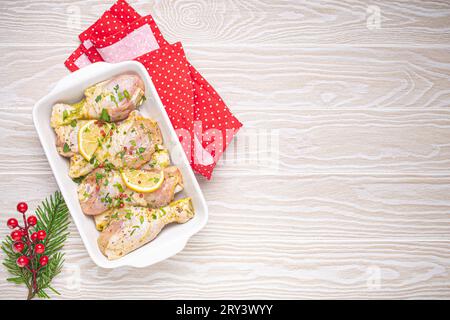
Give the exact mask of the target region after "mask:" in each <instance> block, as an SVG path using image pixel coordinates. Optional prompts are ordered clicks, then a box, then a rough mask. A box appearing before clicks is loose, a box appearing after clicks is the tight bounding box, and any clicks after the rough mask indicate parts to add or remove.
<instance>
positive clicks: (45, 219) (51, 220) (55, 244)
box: [2, 191, 70, 299]
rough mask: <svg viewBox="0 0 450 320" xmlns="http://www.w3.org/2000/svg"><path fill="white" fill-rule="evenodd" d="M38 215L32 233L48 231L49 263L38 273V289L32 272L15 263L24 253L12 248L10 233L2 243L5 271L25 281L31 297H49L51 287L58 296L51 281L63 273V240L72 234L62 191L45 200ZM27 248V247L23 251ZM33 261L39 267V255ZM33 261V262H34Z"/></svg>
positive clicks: (39, 208) (17, 282)
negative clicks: (33, 280) (34, 290)
mask: <svg viewBox="0 0 450 320" xmlns="http://www.w3.org/2000/svg"><path fill="white" fill-rule="evenodd" d="M36 216H37V219H38V223H37V224H36V226H34V227H33V228H32V229H30V230H31V231H30V232H34V231H38V230H45V232H46V233H47V237H46V238H45V240H44V242H43V244H44V245H45V255H47V256H48V257H49V262H48V264H47V265H46V266H45V267H43V268H42V269H41V270H40V271H39V272H38V274H37V287H38V290H37V292H33V290H32V287H33V286H32V274H31V272H29V271H28V270H27V269H25V268H20V267H19V266H17V264H16V260H17V258H18V257H19V256H21V253H15V252H14V251H13V250H12V245H13V243H14V241H13V240H12V239H11V237H10V236H7V237H6V239H5V240H3V242H2V250H3V252H4V254H5V260H4V261H3V265H4V266H5V268H6V270H7V271H8V272H9V273H10V274H11V275H12V277H11V278H8V279H7V281H9V282H12V283H15V284H19V285H20V284H24V285H26V286H27V288H28V290H29V292H30V294H29V296H28V298H29V299H31V298H33V297H34V296H38V297H39V298H44V299H49V298H50V296H49V295H48V294H47V292H46V290H50V291H52V292H53V293H55V294H58V295H59V292H58V291H56V290H55V289H54V288H53V287H52V286H51V282H52V280H53V279H54V278H55V277H56V276H57V275H58V274H59V273H60V272H61V269H62V266H63V263H64V254H63V253H61V252H59V251H60V250H61V249H62V247H63V246H64V242H65V241H66V239H67V236H68V235H69V232H68V231H67V230H68V227H69V223H70V220H69V210H68V209H67V206H66V202H65V201H64V198H63V197H62V195H61V193H60V192H59V191H56V192H55V193H54V194H53V195H52V196H50V197H48V198H47V199H45V200H44V201H43V202H42V203H41V205H40V206H38V207H37V209H36ZM26 250H27V247H26V246H25V249H24V252H26ZM34 260H35V261H31V262H30V265H35V266H37V265H38V264H39V262H38V261H39V255H38V256H37V257H36V258H35V259H34ZM33 263H34V264H33Z"/></svg>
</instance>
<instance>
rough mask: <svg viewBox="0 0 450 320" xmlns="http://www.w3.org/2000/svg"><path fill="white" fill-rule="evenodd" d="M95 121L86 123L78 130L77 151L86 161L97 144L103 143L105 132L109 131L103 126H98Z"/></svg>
mask: <svg viewBox="0 0 450 320" xmlns="http://www.w3.org/2000/svg"><path fill="white" fill-rule="evenodd" d="M97 122H98V121H97V120H91V121H88V122H87V123H86V124H85V125H84V126H82V127H81V128H80V130H78V150H80V154H81V155H82V156H83V158H85V159H86V160H87V161H89V160H91V158H92V156H93V155H94V153H95V151H96V150H97V148H98V147H99V144H100V143H101V142H102V141H103V137H104V135H105V131H109V130H107V129H106V128H103V127H104V126H98V125H97Z"/></svg>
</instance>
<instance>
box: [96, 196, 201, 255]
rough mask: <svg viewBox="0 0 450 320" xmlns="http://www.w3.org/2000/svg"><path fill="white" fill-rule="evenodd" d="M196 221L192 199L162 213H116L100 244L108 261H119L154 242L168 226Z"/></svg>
mask: <svg viewBox="0 0 450 320" xmlns="http://www.w3.org/2000/svg"><path fill="white" fill-rule="evenodd" d="M192 217H194V208H193V206H192V201H191V199H190V198H185V199H181V200H178V201H175V202H173V203H171V204H170V205H168V206H166V207H163V208H160V209H148V208H144V207H126V208H123V209H116V210H113V213H112V215H111V221H110V222H109V225H108V226H107V227H106V229H104V230H103V232H102V233H101V234H100V237H99V238H98V240H97V242H98V245H99V248H100V250H101V252H102V253H103V254H104V255H105V256H106V257H107V258H108V259H110V260H115V259H118V258H120V257H122V256H124V255H126V254H127V253H130V252H131V251H133V250H135V249H137V248H139V247H141V246H143V245H144V244H146V243H148V242H150V241H152V240H153V239H154V238H155V237H156V236H157V235H158V234H159V233H160V232H161V230H162V229H163V228H164V227H165V226H166V225H167V224H170V223H185V222H187V221H189V220H190V219H192Z"/></svg>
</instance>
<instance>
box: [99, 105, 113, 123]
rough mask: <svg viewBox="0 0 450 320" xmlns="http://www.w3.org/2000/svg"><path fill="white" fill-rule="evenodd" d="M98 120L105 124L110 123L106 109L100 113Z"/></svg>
mask: <svg viewBox="0 0 450 320" xmlns="http://www.w3.org/2000/svg"><path fill="white" fill-rule="evenodd" d="M100 120H103V121H105V122H110V121H111V117H110V116H109V114H108V111H107V110H106V109H104V108H103V109H102V113H101V114H100Z"/></svg>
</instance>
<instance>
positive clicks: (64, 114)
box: [63, 110, 69, 121]
mask: <svg viewBox="0 0 450 320" xmlns="http://www.w3.org/2000/svg"><path fill="white" fill-rule="evenodd" d="M68 117H69V112H68V111H67V110H64V111H63V121H66V119H67V118H68Z"/></svg>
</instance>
